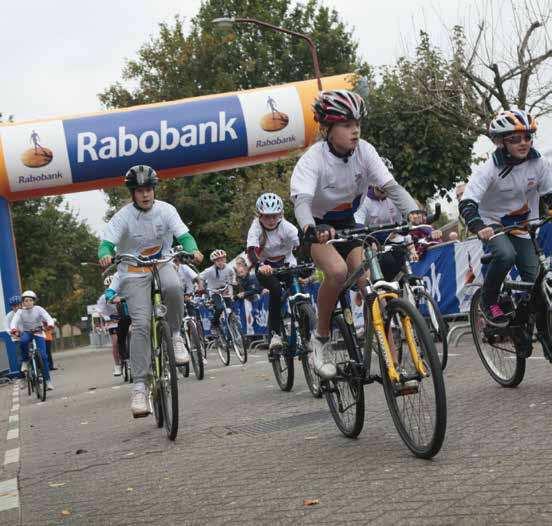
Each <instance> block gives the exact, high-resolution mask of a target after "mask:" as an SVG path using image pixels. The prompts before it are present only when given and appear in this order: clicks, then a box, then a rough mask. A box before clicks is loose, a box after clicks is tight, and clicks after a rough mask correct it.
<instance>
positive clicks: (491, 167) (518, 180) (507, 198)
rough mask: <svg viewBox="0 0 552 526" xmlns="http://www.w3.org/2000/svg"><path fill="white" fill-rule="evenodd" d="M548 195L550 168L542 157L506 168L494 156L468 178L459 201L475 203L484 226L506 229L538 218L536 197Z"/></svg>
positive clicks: (551, 175)
mask: <svg viewBox="0 0 552 526" xmlns="http://www.w3.org/2000/svg"><path fill="white" fill-rule="evenodd" d="M551 192H552V166H551V164H550V162H549V161H547V160H546V159H544V158H543V157H537V158H533V159H528V160H527V161H525V162H523V163H521V164H518V165H514V166H508V165H502V164H499V163H497V162H496V157H495V156H493V157H491V158H489V159H488V160H487V161H486V162H485V163H484V164H483V165H482V166H481V167H479V168H478V169H476V171H475V172H474V173H473V174H472V175H471V177H470V178H469V180H468V183H467V185H466V189H465V190H464V195H463V197H462V200H463V201H465V200H467V199H470V200H472V201H475V202H476V203H477V204H478V207H479V216H480V217H481V219H482V221H483V222H484V223H485V224H486V225H490V224H502V225H504V226H509V225H512V224H515V223H518V222H520V221H523V220H525V219H532V218H537V217H539V196H541V195H546V194H549V193H551ZM526 236H527V235H526V234H525V235H524V237H526Z"/></svg>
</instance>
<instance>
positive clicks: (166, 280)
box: [98, 165, 203, 418]
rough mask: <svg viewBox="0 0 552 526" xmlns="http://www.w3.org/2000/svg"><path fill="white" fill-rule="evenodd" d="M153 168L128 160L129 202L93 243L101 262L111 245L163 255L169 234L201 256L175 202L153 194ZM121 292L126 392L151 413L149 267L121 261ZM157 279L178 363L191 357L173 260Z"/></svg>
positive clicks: (136, 410)
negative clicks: (126, 337) (127, 323)
mask: <svg viewBox="0 0 552 526" xmlns="http://www.w3.org/2000/svg"><path fill="white" fill-rule="evenodd" d="M157 182H158V178H157V173H156V172H155V170H154V169H153V168H151V167H150V166H146V165H137V166H133V167H132V168H130V169H129V170H128V172H127V173H126V174H125V177H124V183H125V185H126V187H127V188H128V190H129V192H130V194H131V197H132V203H129V204H127V205H125V206H123V207H122V208H121V209H120V210H119V211H118V212H117V213H116V214H115V215H114V216H113V217H112V218H111V220H110V221H109V223H108V224H107V227H106V229H105V231H104V233H103V237H102V241H101V243H100V246H99V248H98V259H99V262H100V265H101V266H102V267H107V266H108V265H110V264H111V261H112V258H113V256H114V254H115V247H116V248H117V252H119V253H120V254H129V253H130V254H133V255H134V256H141V257H142V258H157V257H162V256H164V255H166V254H167V253H168V252H169V251H170V249H171V247H172V244H173V238H176V239H177V241H178V243H179V244H180V245H181V246H182V247H183V248H184V250H186V251H187V252H190V253H193V254H194V257H195V259H196V261H197V262H198V263H200V262H201V261H202V259H203V256H202V254H201V252H199V250H198V248H197V244H196V242H195V239H194V238H193V236H192V235H191V234H190V232H189V230H188V227H187V226H186V225H185V224H184V223H183V222H182V219H181V218H180V215H179V214H178V212H177V210H176V208H175V207H174V206H172V205H171V204H169V203H166V202H164V201H158V200H157V199H155V187H156V186H157ZM117 270H118V273H119V277H120V279H121V285H120V290H119V291H118V292H120V294H121V295H122V296H124V297H125V299H126V303H127V307H128V313H129V315H130V317H131V319H132V334H131V338H130V361H131V369H132V375H133V377H134V387H133V390H132V395H131V404H130V406H131V411H132V415H133V416H134V418H139V417H145V416H147V415H148V414H149V413H150V407H149V404H148V392H147V379H148V375H149V372H150V365H151V363H150V362H151V354H150V315H151V283H152V273H151V269H149V268H148V267H136V266H132V265H127V264H126V263H120V264H119V265H118V268H117ZM158 270H159V279H160V282H161V288H162V291H163V294H164V301H165V303H166V306H167V321H168V323H169V326H170V329H171V332H172V340H173V345H174V357H175V360H176V363H177V364H179V365H181V364H184V363H187V362H188V361H189V359H190V357H189V355H188V352H187V350H186V347H185V345H184V341H183V339H182V336H181V334H180V324H181V322H182V316H183V311H184V303H183V301H182V286H181V284H180V279H179V278H178V274H177V273H176V270H175V268H174V266H173V265H172V264H170V263H167V264H165V265H161V266H159V269H158Z"/></svg>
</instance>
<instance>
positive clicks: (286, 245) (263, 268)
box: [247, 193, 299, 351]
mask: <svg viewBox="0 0 552 526" xmlns="http://www.w3.org/2000/svg"><path fill="white" fill-rule="evenodd" d="M255 208H256V210H257V214H258V217H256V218H255V219H253V222H252V223H251V227H250V228H249V232H248V234H247V256H248V258H249V261H250V262H251V264H252V265H254V266H255V274H256V276H257V279H258V280H259V283H260V284H261V286H263V287H264V288H265V289H268V291H269V293H270V297H269V302H268V330H269V334H270V344H269V351H273V350H277V349H280V348H281V347H282V338H281V332H282V330H281V325H282V286H281V284H280V280H279V279H278V278H276V277H275V276H273V275H272V270H273V269H275V268H279V267H282V266H284V265H289V266H295V265H296V264H297V261H296V259H295V257H294V255H293V253H292V251H293V250H294V249H295V248H297V247H298V246H299V236H298V231H297V228H296V227H295V226H293V225H292V224H291V223H290V222H289V221H286V220H285V219H284V217H283V212H284V203H283V202H282V199H281V198H280V196H278V195H276V194H272V193H265V194H262V195H261V196H259V198H258V199H257V204H256V206H255Z"/></svg>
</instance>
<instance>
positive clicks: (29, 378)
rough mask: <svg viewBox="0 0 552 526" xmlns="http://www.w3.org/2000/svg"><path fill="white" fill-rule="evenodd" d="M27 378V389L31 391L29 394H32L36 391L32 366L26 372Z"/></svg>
mask: <svg viewBox="0 0 552 526" xmlns="http://www.w3.org/2000/svg"><path fill="white" fill-rule="evenodd" d="M25 378H26V379H27V391H28V392H29V396H31V395H32V394H33V391H34V385H33V375H32V371H31V369H30V368H29V369H27V372H26V373H25Z"/></svg>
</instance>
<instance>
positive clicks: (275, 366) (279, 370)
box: [270, 329, 295, 391]
mask: <svg viewBox="0 0 552 526" xmlns="http://www.w3.org/2000/svg"><path fill="white" fill-rule="evenodd" d="M282 342H283V343H284V346H283V347H282V348H281V349H280V350H279V351H277V352H274V351H273V352H272V357H271V358H270V362H271V363H272V370H273V371H274V376H275V377H276V382H278V385H279V386H280V389H281V390H282V391H291V389H292V387H293V381H294V379H295V363H294V360H293V355H292V354H291V353H290V350H289V347H288V345H287V335H286V333H285V329H283V331H282Z"/></svg>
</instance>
